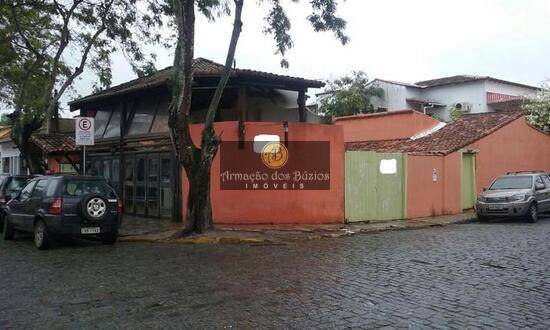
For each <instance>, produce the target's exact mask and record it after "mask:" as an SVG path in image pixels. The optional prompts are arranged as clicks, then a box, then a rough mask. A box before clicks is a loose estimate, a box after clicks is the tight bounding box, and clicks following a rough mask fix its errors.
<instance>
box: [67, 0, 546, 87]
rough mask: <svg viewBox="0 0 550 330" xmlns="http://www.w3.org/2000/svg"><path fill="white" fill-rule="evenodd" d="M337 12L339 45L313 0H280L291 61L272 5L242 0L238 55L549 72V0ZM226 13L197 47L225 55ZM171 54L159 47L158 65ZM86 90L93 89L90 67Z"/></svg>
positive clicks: (436, 0)
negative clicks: (268, 27) (269, 28)
mask: <svg viewBox="0 0 550 330" xmlns="http://www.w3.org/2000/svg"><path fill="white" fill-rule="evenodd" d="M339 2H340V3H339V14H340V15H341V16H342V17H343V18H345V19H346V20H347V21H348V26H347V34H348V35H349V37H350V38H351V41H350V43H349V44H348V45H346V46H342V45H341V44H340V43H339V42H338V41H337V40H336V39H335V38H334V37H333V35H332V34H331V33H315V32H313V30H312V28H311V26H310V25H309V23H308V22H307V21H306V17H307V15H308V13H309V9H308V3H309V1H305V0H302V1H301V3H300V4H295V3H292V2H291V1H290V0H284V3H286V5H287V6H286V8H287V13H288V14H289V16H290V17H291V22H292V29H291V34H292V37H293V40H294V48H293V49H292V50H291V51H290V52H289V53H288V55H287V58H288V60H289V62H290V68H289V69H282V68H281V67H280V66H279V61H280V57H279V56H278V55H274V48H275V46H274V42H273V40H271V39H270V38H268V37H266V36H265V35H264V34H263V33H262V28H263V17H264V16H265V13H266V8H265V7H262V6H259V5H258V4H257V1H256V0H245V6H244V10H243V22H244V26H243V31H242V34H241V38H240V40H239V44H238V48H237V53H236V60H237V66H238V67H240V68H247V69H256V70H262V71H269V72H274V73H280V74H286V75H292V76H300V77H306V78H314V79H331V78H336V77H338V76H341V75H344V74H347V73H349V72H351V71H353V70H363V71H365V72H366V73H367V74H368V76H369V77H370V78H385V79H391V80H399V81H405V82H415V81H420V80H425V79H431V78H438V77H442V76H449V75H455V74H473V75H489V76H493V77H495V78H501V79H505V80H511V81H516V82H521V83H526V84H532V85H540V83H541V82H543V81H545V80H547V79H548V78H550V1H548V0H461V1H447V0H445V1H443V0H417V1H410V0H384V1H373V0H347V1H342V0H340V1H339ZM231 23H232V19H231V18H230V17H226V18H222V19H219V20H218V21H216V22H214V23H212V22H208V21H207V20H206V19H204V18H202V17H198V18H197V28H196V48H195V55H196V57H205V58H208V59H211V60H214V61H217V62H220V63H223V62H224V58H225V54H226V51H227V45H228V43H229V37H230V34H231ZM171 62H172V54H171V52H170V51H164V50H162V49H160V50H159V52H158V59H157V63H156V64H157V68H158V69H161V68H164V67H166V66H169V65H171ZM113 65H114V68H113V85H116V84H119V83H123V82H126V81H128V80H131V79H133V78H135V75H134V74H133V73H132V71H131V70H130V68H129V66H128V65H127V64H126V63H125V61H124V59H123V58H122V57H119V56H117V57H116V58H115V59H114V61H113ZM76 90H77V92H78V93H79V94H81V95H86V94H88V93H90V91H91V79H90V76H89V75H87V76H86V75H85V76H84V77H83V79H82V80H81V81H79V82H77V86H76Z"/></svg>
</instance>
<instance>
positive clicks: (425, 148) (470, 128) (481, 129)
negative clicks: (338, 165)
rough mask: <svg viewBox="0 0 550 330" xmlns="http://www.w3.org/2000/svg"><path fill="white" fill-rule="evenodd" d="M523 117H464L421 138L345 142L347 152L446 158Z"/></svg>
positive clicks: (508, 114) (514, 113) (507, 113)
mask: <svg viewBox="0 0 550 330" xmlns="http://www.w3.org/2000/svg"><path fill="white" fill-rule="evenodd" d="M523 115H524V112H523V111H499V112H491V113H482V114H469V115H463V116H462V117H460V118H459V119H457V120H455V121H453V122H452V123H450V124H448V125H447V126H445V127H443V128H441V129H440V130H438V131H436V132H434V133H432V134H430V135H427V136H425V137H422V138H420V139H416V140H411V139H399V140H384V141H365V142H349V143H346V150H365V151H376V152H405V153H409V154H417V155H447V154H450V153H452V152H454V151H457V150H459V149H461V148H463V147H465V146H467V145H469V144H472V143H474V142H476V141H477V140H479V139H481V138H483V137H485V136H487V135H489V134H491V133H493V132H495V131H496V130H498V129H500V128H501V127H503V126H505V125H507V124H509V123H511V122H512V121H514V120H516V119H518V118H520V117H521V116H523Z"/></svg>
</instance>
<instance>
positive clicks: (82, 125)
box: [75, 117, 94, 146]
mask: <svg viewBox="0 0 550 330" xmlns="http://www.w3.org/2000/svg"><path fill="white" fill-rule="evenodd" d="M75 143H76V145H77V146H93V145H94V117H76V118H75Z"/></svg>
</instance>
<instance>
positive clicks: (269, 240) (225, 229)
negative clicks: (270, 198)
mask: <svg viewBox="0 0 550 330" xmlns="http://www.w3.org/2000/svg"><path fill="white" fill-rule="evenodd" d="M473 220H475V214H474V213H473V212H467V213H463V214H458V215H451V216H438V217H429V218H418V219H413V220H394V221H374V222H365V223H352V224H319V225H216V226H215V230H211V231H208V232H206V233H204V234H201V235H192V236H188V237H184V238H179V235H178V233H179V231H180V230H181V225H179V224H177V223H173V222H170V221H168V220H159V219H156V220H155V219H146V218H138V217H131V216H125V218H124V222H123V226H122V229H121V238H120V239H121V241H126V242H157V243H181V244H218V243H222V244H243V243H244V244H287V243H289V242H295V241H307V240H319V239H326V238H338V237H344V236H351V235H356V234H360V233H377V232H381V231H388V230H405V229H422V228H428V227H435V226H447V225H449V224H454V223H462V222H467V221H473Z"/></svg>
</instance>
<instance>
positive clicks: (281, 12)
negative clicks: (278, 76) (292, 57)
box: [259, 0, 349, 67]
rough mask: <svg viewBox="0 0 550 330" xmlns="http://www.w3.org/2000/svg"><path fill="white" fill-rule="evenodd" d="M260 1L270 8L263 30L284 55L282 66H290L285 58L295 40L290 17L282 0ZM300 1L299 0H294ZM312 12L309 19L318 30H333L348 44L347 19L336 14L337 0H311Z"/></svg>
mask: <svg viewBox="0 0 550 330" xmlns="http://www.w3.org/2000/svg"><path fill="white" fill-rule="evenodd" d="M259 2H260V3H268V4H269V6H270V9H269V11H268V13H267V15H266V16H265V22H266V26H265V27H264V30H263V32H264V33H265V34H267V35H271V36H272V37H273V39H274V40H275V44H276V51H275V54H278V55H280V56H281V57H282V59H281V66H282V67H288V65H289V64H288V61H287V60H286V58H285V54H286V52H287V51H288V50H289V49H291V48H292V46H293V41H292V37H291V36H290V28H291V24H290V19H289V18H288V15H287V13H286V11H285V9H284V7H283V4H282V3H283V1H282V0H259ZM293 2H299V0H293ZM309 3H310V5H311V14H310V15H309V16H308V18H307V19H308V21H309V22H310V24H311V26H312V27H313V29H314V30H315V31H316V32H324V31H332V32H333V33H334V35H335V37H336V39H338V40H339V41H340V42H341V43H342V44H343V45H345V44H347V43H348V41H349V38H348V37H347V36H346V34H345V33H344V30H345V28H346V21H345V20H343V19H342V18H340V17H338V16H337V14H336V8H337V1H336V0H310V1H309Z"/></svg>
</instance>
